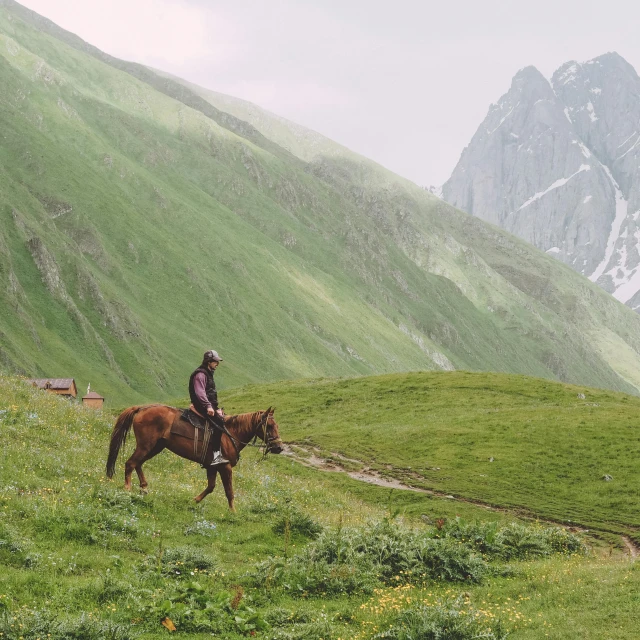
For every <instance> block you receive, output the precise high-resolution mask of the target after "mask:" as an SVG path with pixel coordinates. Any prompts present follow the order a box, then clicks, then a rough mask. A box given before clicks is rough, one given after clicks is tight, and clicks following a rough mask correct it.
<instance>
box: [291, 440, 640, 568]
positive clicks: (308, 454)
mask: <svg viewBox="0 0 640 640" xmlns="http://www.w3.org/2000/svg"><path fill="white" fill-rule="evenodd" d="M321 453H322V452H321V451H320V449H316V448H312V447H308V446H303V445H300V444H295V445H285V449H284V451H283V454H284V455H286V456H289V457H290V458H292V459H294V460H296V461H297V462H299V463H300V464H303V465H305V466H307V467H312V468H314V469H319V470H321V471H327V472H330V473H344V474H346V475H348V476H349V477H350V478H353V479H354V480H359V481H360V482H367V483H369V484H374V485H376V486H377V487H385V488H387V489H399V490H402V491H415V492H417V493H425V494H428V495H432V496H437V497H440V498H445V499H449V500H456V501H458V502H466V503H468V504H473V505H475V506H476V507H480V508H482V509H487V510H488V511H500V512H502V513H510V514H512V515H514V516H517V517H519V518H525V519H535V520H536V521H538V522H546V523H549V524H554V525H558V526H561V527H567V524H566V523H564V522H557V521H554V520H545V519H541V518H539V517H537V516H535V514H531V513H524V512H522V511H521V510H517V509H507V508H504V507H497V506H495V505H491V504H488V503H486V502H481V501H479V500H470V499H468V498H463V497H461V496H454V495H451V494H447V493H445V492H441V491H434V490H432V489H424V488H422V487H413V486H411V485H409V484H406V483H404V482H401V481H400V480H396V479H393V478H385V477H383V476H381V475H380V474H379V473H378V472H377V471H375V470H373V469H370V468H369V467H367V466H366V465H365V463H363V462H362V461H361V460H356V459H353V458H346V457H345V456H343V455H341V454H339V453H332V454H331V456H330V457H329V458H326V457H322V456H321V455H318V454H321ZM353 466H359V467H360V469H359V470H357V471H356V470H349V468H348V467H353ZM568 528H569V529H571V530H572V531H579V532H583V533H586V532H587V531H588V530H587V529H585V528H583V527H580V526H575V525H573V526H571V527H568ZM620 538H621V541H622V546H623V547H624V548H625V549H626V550H627V552H628V554H629V557H630V559H631V560H632V561H635V560H636V558H637V557H638V556H640V545H638V544H637V543H636V542H634V541H633V540H632V539H631V538H630V537H629V536H626V535H623V536H620Z"/></svg>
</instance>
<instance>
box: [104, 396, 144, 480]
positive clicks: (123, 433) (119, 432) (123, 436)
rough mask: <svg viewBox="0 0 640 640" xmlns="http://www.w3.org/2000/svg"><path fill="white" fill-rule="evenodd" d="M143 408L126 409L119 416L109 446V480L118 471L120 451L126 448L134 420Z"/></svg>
mask: <svg viewBox="0 0 640 640" xmlns="http://www.w3.org/2000/svg"><path fill="white" fill-rule="evenodd" d="M140 409H142V407H129V408H128V409H125V410H124V411H123V412H122V413H121V414H120V415H119V416H118V419H117V421H116V423H115V425H114V426H113V431H112V432H111V444H110V445H109V457H108V458H107V478H113V474H114V473H115V470H116V460H117V458H118V453H120V449H121V448H122V447H123V446H124V443H125V442H126V440H127V435H128V433H129V429H131V425H132V424H133V418H134V417H135V415H136V413H138V411H140Z"/></svg>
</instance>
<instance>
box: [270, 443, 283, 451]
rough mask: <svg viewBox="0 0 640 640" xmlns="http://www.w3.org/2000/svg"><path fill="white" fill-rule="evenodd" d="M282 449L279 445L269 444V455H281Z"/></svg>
mask: <svg viewBox="0 0 640 640" xmlns="http://www.w3.org/2000/svg"><path fill="white" fill-rule="evenodd" d="M283 451H284V448H283V447H282V446H281V445H279V444H270V445H269V453H282V452H283Z"/></svg>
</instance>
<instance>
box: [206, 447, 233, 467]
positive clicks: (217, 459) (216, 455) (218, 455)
mask: <svg viewBox="0 0 640 640" xmlns="http://www.w3.org/2000/svg"><path fill="white" fill-rule="evenodd" d="M228 463H229V461H228V460H227V459H226V458H223V457H222V451H214V452H213V458H212V460H211V462H210V463H209V466H210V467H217V466H218V465H219V464H228Z"/></svg>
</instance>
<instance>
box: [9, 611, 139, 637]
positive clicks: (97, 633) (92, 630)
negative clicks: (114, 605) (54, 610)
mask: <svg viewBox="0 0 640 640" xmlns="http://www.w3.org/2000/svg"><path fill="white" fill-rule="evenodd" d="M137 635H138V634H137V633H134V632H133V631H132V630H131V627H130V625H123V624H117V623H114V622H109V621H98V620H91V619H90V618H89V617H88V616H86V615H84V614H83V615H81V616H80V617H79V618H73V619H67V620H60V619H59V618H58V617H57V616H55V615H53V614H51V613H49V612H47V611H35V612H29V613H16V614H15V615H5V616H4V617H1V616H0V637H1V638H2V640H41V639H42V638H46V640H134V638H136V636H137Z"/></svg>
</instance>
